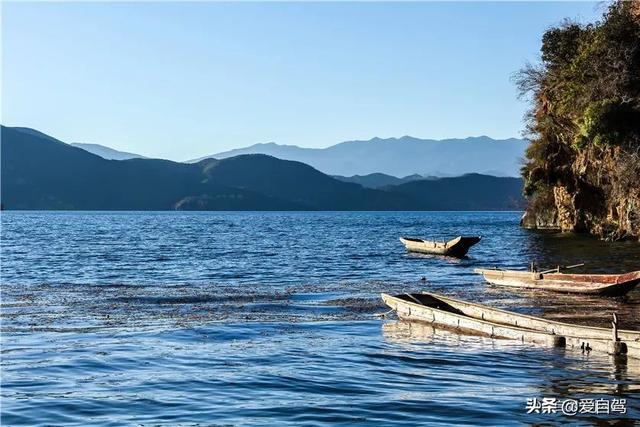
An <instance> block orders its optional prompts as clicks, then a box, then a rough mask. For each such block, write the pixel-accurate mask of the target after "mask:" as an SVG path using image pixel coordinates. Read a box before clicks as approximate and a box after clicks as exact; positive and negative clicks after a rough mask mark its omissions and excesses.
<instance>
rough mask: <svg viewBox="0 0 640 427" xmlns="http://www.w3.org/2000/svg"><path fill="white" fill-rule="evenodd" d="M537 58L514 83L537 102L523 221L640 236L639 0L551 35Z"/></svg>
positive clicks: (530, 121) (531, 119) (530, 116)
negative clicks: (587, 23) (591, 22)
mask: <svg viewBox="0 0 640 427" xmlns="http://www.w3.org/2000/svg"><path fill="white" fill-rule="evenodd" d="M541 53H542V55H541V63H540V64H539V65H527V66H526V67H525V68H524V69H522V70H521V71H520V72H519V73H518V75H517V78H516V83H517V86H518V89H519V90H520V93H521V96H523V97H530V99H531V101H532V104H533V106H532V109H531V110H530V111H529V112H528V113H527V134H528V138H529V139H530V146H529V148H528V150H527V153H526V161H525V165H524V166H523V168H522V173H523V176H524V179H525V195H526V196H527V197H528V200H529V206H528V209H527V212H526V213H525V216H524V217H523V223H524V225H525V226H529V227H532V228H535V227H538V228H543V227H551V228H560V229H563V230H571V231H579V232H590V233H593V234H595V235H599V236H601V237H607V238H625V237H636V238H637V237H640V212H639V211H640V1H637V0H636V1H615V2H613V3H611V4H610V5H609V7H608V10H607V11H606V13H605V14H604V17H603V19H602V20H601V21H600V22H597V23H594V24H589V25H580V24H577V23H574V22H571V21H565V22H563V23H562V24H561V25H559V26H557V27H554V28H551V29H549V30H548V31H547V32H546V33H545V34H544V36H543V39H542V48H541Z"/></svg>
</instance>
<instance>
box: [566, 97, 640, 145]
mask: <svg viewBox="0 0 640 427" xmlns="http://www.w3.org/2000/svg"><path fill="white" fill-rule="evenodd" d="M639 122H640V111H638V110H636V109H634V108H632V107H631V106H630V105H629V104H628V103H623V102H621V101H619V100H616V99H605V100H602V101H595V102H592V103H590V104H589V105H588V106H587V108H586V109H585V111H584V113H583V115H582V117H581V118H580V120H579V122H578V124H577V128H578V130H577V132H576V135H575V138H574V147H575V148H576V149H581V148H584V147H585V146H586V145H587V144H588V143H590V142H591V143H593V144H594V145H595V146H597V147H602V146H604V145H613V144H617V143H619V142H623V141H626V140H628V139H630V138H632V137H633V134H634V131H635V130H634V126H636V125H637V124H638V123H639Z"/></svg>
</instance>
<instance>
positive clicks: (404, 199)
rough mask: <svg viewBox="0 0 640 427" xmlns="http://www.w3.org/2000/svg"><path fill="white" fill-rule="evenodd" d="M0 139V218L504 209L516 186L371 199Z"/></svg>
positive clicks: (406, 190) (213, 169)
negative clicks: (29, 213)
mask: <svg viewBox="0 0 640 427" xmlns="http://www.w3.org/2000/svg"><path fill="white" fill-rule="evenodd" d="M1 132H2V134H1V137H2V138H1V151H2V153H1V154H2V164H1V169H2V176H1V178H2V188H1V190H2V204H3V206H4V208H5V209H42V210H46V209H69V210H76V209H77V210H172V209H197V210H410V209H416V210H419V209H452V208H451V206H456V207H457V208H459V209H505V208H510V207H511V205H510V201H511V200H512V199H517V198H518V197H519V195H520V188H521V186H522V181H521V180H517V179H507V178H495V177H483V176H480V175H477V176H476V175H468V176H464V177H460V178H448V179H446V180H445V179H442V180H435V181H429V180H425V181H414V182H409V183H405V184H402V185H399V186H389V187H385V188H384V190H374V189H368V188H363V187H362V186H361V185H359V184H354V183H346V182H342V181H340V180H337V179H334V178H332V177H330V176H327V175H325V174H323V173H321V172H319V171H317V170H315V169H314V168H312V167H310V166H308V165H305V164H303V163H300V162H295V161H286V160H280V159H277V158H274V157H270V156H266V155H242V156H237V157H233V158H228V159H221V160H215V159H208V160H203V161H200V162H197V163H191V164H187V163H178V162H172V161H168V160H159V159H129V160H106V159H103V158H102V157H100V156H97V155H95V154H91V153H89V152H87V151H85V150H83V149H80V148H78V147H74V146H71V145H68V144H65V143H63V142H61V141H59V140H57V139H55V138H52V137H50V136H48V135H45V134H41V133H39V132H37V131H33V130H29V131H24V130H23V129H14V128H7V127H4V126H3V127H2V128H1ZM440 181H443V184H441V185H439V186H431V185H430V183H432V182H440ZM475 181H478V182H479V183H475ZM414 184H420V185H418V186H416V187H412V185H414ZM503 190H504V191H503ZM461 198H464V199H465V200H460V199H461Z"/></svg>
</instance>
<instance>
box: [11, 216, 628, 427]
mask: <svg viewBox="0 0 640 427" xmlns="http://www.w3.org/2000/svg"><path fill="white" fill-rule="evenodd" d="M0 218H1V220H2V236H1V244H2V246H1V249H2V275H1V281H2V302H1V304H0V315H1V320H2V337H1V339H2V360H1V364H2V390H1V393H2V420H1V421H2V424H3V425H21V424H22V425H33V424H49V425H61V424H65V425H74V424H75V425H88V424H97V425H120V424H126V425H130V424H143V425H148V424H151V425H156V424H160V425H177V424H187V425H194V424H203V425H209V424H211V423H217V424H231V425H237V424H250V425H274V424H276V425H284V424H290V425H300V424H305V423H307V424H310V425H335V424H339V423H350V424H356V425H370V424H380V425H411V426H413V425H422V424H441V425H451V424H466V425H469V424H472V425H488V426H495V425H501V424H504V425H512V424H513V420H517V421H519V422H522V423H527V424H532V423H549V422H557V421H558V420H560V418H559V417H556V418H549V417H548V416H547V417H544V416H541V415H537V416H536V415H526V414H525V403H526V399H527V398H530V397H542V396H547V395H552V396H554V397H562V396H564V397H578V396H588V397H612V396H622V397H624V398H626V399H627V400H628V408H629V413H628V414H627V415H626V416H625V417H609V418H602V417H601V418H599V419H600V421H602V422H604V421H605V420H608V421H610V422H614V421H616V420H617V421H623V420H626V421H627V422H629V420H632V419H638V418H640V390H639V389H638V384H640V375H639V374H638V370H639V369H638V365H637V364H633V363H626V364H624V363H619V361H617V360H611V359H610V358H609V357H607V356H602V355H598V354H590V355H582V354H580V353H572V352H566V351H564V350H558V349H548V348H540V347H534V346H526V345H523V344H522V343H518V342H512V341H504V340H492V339H489V338H482V337H470V336H462V335H458V334H452V333H448V332H445V331H439V330H438V331H436V330H433V329H432V328H430V326H424V325H423V326H420V325H407V324H404V323H402V322H394V321H381V320H380V319H379V318H378V317H376V316H375V315H376V314H378V313H382V312H385V311H387V310H388V309H387V308H386V307H385V306H384V304H383V303H382V301H381V299H380V297H379V294H380V292H388V293H392V294H393V293H401V292H419V291H422V290H428V291H433V292H440V293H444V294H448V295H451V296H453V297H457V298H460V299H467V300H471V301H477V302H481V303H484V304H488V305H492V306H495V307H499V308H505V309H508V310H513V311H518V312H522V313H527V314H534V315H539V316H542V317H545V318H550V319H556V320H562V321H571V322H579V323H588V324H593V325H601V326H607V327H608V326H609V323H608V322H609V321H610V316H611V312H614V311H615V312H617V313H618V314H619V316H620V323H621V327H622V328H627V329H640V291H639V290H635V291H633V292H632V293H631V294H629V296H628V297H627V298H617V299H601V298H589V297H579V296H565V295H557V294H554V295H548V294H544V293H536V292H531V291H517V290H514V289H505V288H498V287H493V286H488V285H486V284H485V283H484V282H483V280H482V278H481V277H480V276H478V275H475V274H473V269H474V268H477V267H491V266H499V267H504V268H526V266H527V264H528V263H529V262H530V261H531V260H536V261H537V262H538V263H539V264H540V265H550V266H554V265H556V264H575V263H577V262H586V263H587V266H588V268H589V269H590V270H592V271H607V272H614V271H615V272H619V271H623V270H637V269H640V261H639V260H640V245H638V244H637V243H631V242H626V243H616V244H606V243H603V242H598V241H595V240H592V239H588V238H583V237H579V236H565V235H543V234H536V233H530V232H527V231H525V230H522V229H521V228H519V227H518V220H519V213H508V212H507V213H504V212H502V213H501V212H497V213H496V212H476V213H474V212H457V213H453V212H404V213H396V212H354V213H332V212H306V213H304V212H295V213H283V212H270V213H257V212H253V213H252V212H248V213H247V212H245V213H182V212H176V213H155V212H145V213H136V212H133V213H104V212H103V213H101V212H92V213H87V212H45V213H40V212H23V213H16V212H3V213H2V215H1V216H0ZM459 234H473V235H482V236H483V240H482V241H481V242H480V243H479V244H478V245H476V246H474V247H473V248H472V249H471V251H470V252H469V257H468V258H466V259H463V260H455V259H449V258H444V257H433V256H422V255H413V254H407V253H406V252H405V250H404V247H403V246H402V244H401V243H400V242H399V241H398V237H399V236H401V235H415V236H443V237H447V236H456V235H459ZM423 277H424V278H425V279H426V280H425V281H422V280H421V278H423ZM629 362H631V359H630V361H629ZM567 420H568V421H575V418H571V419H565V420H564V421H567ZM582 421H585V422H587V423H595V421H594V420H593V419H587V418H584V419H582Z"/></svg>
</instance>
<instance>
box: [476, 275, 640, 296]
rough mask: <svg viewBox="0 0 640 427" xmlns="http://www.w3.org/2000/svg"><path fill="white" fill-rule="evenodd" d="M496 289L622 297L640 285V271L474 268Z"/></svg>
mask: <svg viewBox="0 0 640 427" xmlns="http://www.w3.org/2000/svg"><path fill="white" fill-rule="evenodd" d="M474 272H476V273H479V274H482V276H483V277H484V279H485V280H486V281H487V282H489V283H491V284H493V285H497V286H511V287H517V288H524V289H539V290H545V291H551V292H561V293H575V294H585V295H603V296H621V295H625V294H626V293H628V292H629V291H631V290H632V289H634V288H635V287H636V286H637V285H638V284H640V271H634V272H631V273H626V274H563V273H548V274H543V273H535V272H529V271H509V270H491V269H475V270H474Z"/></svg>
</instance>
